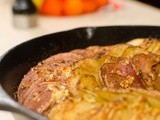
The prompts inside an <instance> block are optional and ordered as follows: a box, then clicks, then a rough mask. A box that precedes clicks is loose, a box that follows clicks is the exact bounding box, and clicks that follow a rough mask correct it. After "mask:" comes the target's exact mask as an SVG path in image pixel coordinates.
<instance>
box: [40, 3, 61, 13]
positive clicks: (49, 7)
mask: <svg viewBox="0 0 160 120" xmlns="http://www.w3.org/2000/svg"><path fill="white" fill-rule="evenodd" d="M62 4H63V0H45V1H44V3H43V5H42V8H41V10H40V12H41V13H42V14H49V15H61V14H62V7H63V6H62Z"/></svg>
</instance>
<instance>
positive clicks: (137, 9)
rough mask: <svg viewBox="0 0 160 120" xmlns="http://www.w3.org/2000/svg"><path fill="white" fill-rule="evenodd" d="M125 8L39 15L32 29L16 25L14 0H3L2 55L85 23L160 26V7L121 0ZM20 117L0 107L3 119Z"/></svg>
mask: <svg viewBox="0 0 160 120" xmlns="http://www.w3.org/2000/svg"><path fill="white" fill-rule="evenodd" d="M117 1H120V0H117ZM121 2H122V8H121V9H120V10H114V9H112V7H103V8H101V9H100V10H99V11H97V12H95V13H91V14H86V15H81V16H74V17H47V16H38V26H37V27H35V28H30V29H16V28H14V27H13V25H12V17H13V16H12V14H11V0H1V1H0V18H1V20H0V26H1V30H0V55H2V54H3V53H5V52H6V51H7V50H9V49H10V48H11V47H13V46H15V45H17V44H20V43H22V42H24V41H27V40H29V39H32V38H34V37H37V36H42V35H44V34H49V33H54V32H58V31H63V30H69V29H73V28H77V27H84V26H107V25H155V26H160V22H159V21H160V9H157V8H154V7H151V6H148V5H146V4H143V3H140V2H137V1H135V0H121ZM15 116H16V120H20V118H19V119H18V117H17V115H13V114H12V113H10V112H4V111H0V119H1V120H15Z"/></svg>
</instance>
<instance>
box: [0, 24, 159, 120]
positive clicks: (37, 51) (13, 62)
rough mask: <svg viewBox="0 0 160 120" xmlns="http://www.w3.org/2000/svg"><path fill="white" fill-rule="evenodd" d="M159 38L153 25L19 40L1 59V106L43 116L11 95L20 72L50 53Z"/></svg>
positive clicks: (29, 114) (19, 78)
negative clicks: (25, 40)
mask: <svg viewBox="0 0 160 120" xmlns="http://www.w3.org/2000/svg"><path fill="white" fill-rule="evenodd" d="M140 37H142V38H144V37H147V38H148V37H150V38H160V27H156V26H108V27H86V28H78V29H74V30H69V31H65V32H60V33H54V34H49V35H45V36H42V37H39V38H35V39H32V40H30V41H27V42H25V43H22V44H20V45H18V46H16V47H14V48H12V49H11V50H9V51H8V52H6V53H5V54H4V55H3V56H1V58H0V109H3V110H9V111H15V112H19V113H21V114H24V115H27V116H29V117H30V118H32V119H38V120H40V119H41V120H43V119H46V118H45V117H42V116H40V115H38V114H36V113H34V112H31V111H30V110H28V109H25V108H23V107H22V106H21V105H19V104H18V103H17V102H16V99H15V98H14V94H15V92H16V90H17V87H18V85H19V83H20V81H21V79H22V78H23V75H24V74H26V73H27V71H28V70H29V69H30V68H31V67H32V66H34V65H36V64H37V62H38V61H41V60H43V59H45V58H47V57H49V56H50V55H53V54H56V53H60V52H66V51H70V50H72V49H77V48H85V47H87V46H91V45H112V44H117V43H122V42H127V41H128V40H131V39H134V38H140Z"/></svg>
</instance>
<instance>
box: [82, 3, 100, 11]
mask: <svg viewBox="0 0 160 120" xmlns="http://www.w3.org/2000/svg"><path fill="white" fill-rule="evenodd" d="M97 8H98V6H97V4H96V2H95V0H83V9H84V12H85V13H86V12H93V11H95V10H97Z"/></svg>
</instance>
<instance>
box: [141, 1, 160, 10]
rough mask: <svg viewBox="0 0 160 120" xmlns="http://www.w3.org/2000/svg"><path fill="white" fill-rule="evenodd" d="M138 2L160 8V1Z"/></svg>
mask: <svg viewBox="0 0 160 120" xmlns="http://www.w3.org/2000/svg"><path fill="white" fill-rule="evenodd" d="M138 1H140V2H143V3H146V4H149V5H152V6H154V7H157V8H160V0H138Z"/></svg>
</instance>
